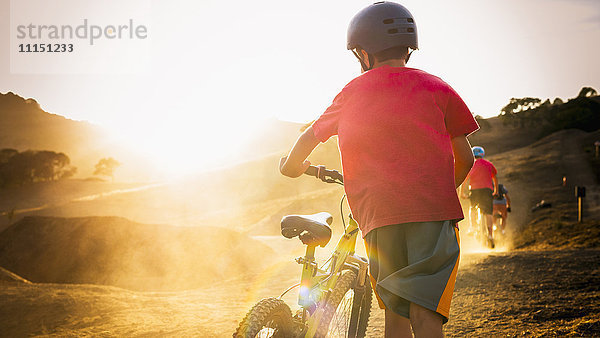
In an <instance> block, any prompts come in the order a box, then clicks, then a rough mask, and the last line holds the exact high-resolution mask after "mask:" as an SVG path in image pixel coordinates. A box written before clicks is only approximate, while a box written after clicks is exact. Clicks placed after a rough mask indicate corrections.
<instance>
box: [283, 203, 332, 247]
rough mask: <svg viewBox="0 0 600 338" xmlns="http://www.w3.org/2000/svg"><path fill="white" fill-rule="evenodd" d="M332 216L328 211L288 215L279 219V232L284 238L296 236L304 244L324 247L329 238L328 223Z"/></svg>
mask: <svg viewBox="0 0 600 338" xmlns="http://www.w3.org/2000/svg"><path fill="white" fill-rule="evenodd" d="M331 222H333V217H332V216H331V214H329V213H328V212H319V213H317V214H313V215H288V216H284V217H283V218H282V219H281V234H282V235H283V237H285V238H294V237H296V236H298V237H299V238H300V240H301V241H302V243H304V244H306V245H309V246H311V245H314V246H317V245H320V246H322V247H324V246H325V245H327V243H329V240H330V239H331V228H330V227H329V224H331Z"/></svg>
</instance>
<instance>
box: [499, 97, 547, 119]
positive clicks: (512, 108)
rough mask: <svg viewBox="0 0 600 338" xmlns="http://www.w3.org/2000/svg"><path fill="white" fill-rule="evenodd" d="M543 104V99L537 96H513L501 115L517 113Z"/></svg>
mask: <svg viewBox="0 0 600 338" xmlns="http://www.w3.org/2000/svg"><path fill="white" fill-rule="evenodd" d="M541 104H542V100H540V99H538V98H536V97H524V98H521V99H517V98H514V97H513V98H512V99H510V101H509V102H508V104H507V105H506V106H504V108H502V110H501V113H500V115H509V114H516V113H519V112H522V111H526V110H529V109H535V108H537V107H539V106H540V105H541Z"/></svg>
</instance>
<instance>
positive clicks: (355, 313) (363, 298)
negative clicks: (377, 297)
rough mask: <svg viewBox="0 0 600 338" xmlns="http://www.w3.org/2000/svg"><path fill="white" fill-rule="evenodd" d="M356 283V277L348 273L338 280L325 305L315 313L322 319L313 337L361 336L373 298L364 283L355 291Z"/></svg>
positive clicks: (365, 327)
mask: <svg viewBox="0 0 600 338" xmlns="http://www.w3.org/2000/svg"><path fill="white" fill-rule="evenodd" d="M356 281H357V277H356V273H355V272H354V271H350V270H348V271H345V272H344V273H343V274H342V276H341V277H340V278H339V279H338V281H337V283H336V284H335V287H334V288H333V290H332V291H331V294H330V295H329V297H328V298H327V301H325V302H323V303H322V304H320V305H319V309H318V311H323V315H322V318H321V321H320V323H319V326H318V328H317V331H316V334H315V337H328V338H334V337H352V338H354V337H360V338H362V337H364V336H365V334H366V331H367V325H368V322H369V315H370V314H371V300H372V297H373V294H372V291H371V284H369V282H368V281H367V282H366V283H365V286H364V287H363V288H362V290H359V289H357V288H356V284H357V283H356ZM361 293H362V294H361ZM351 328H352V329H351ZM350 330H353V331H355V332H354V334H350V333H349V331H350Z"/></svg>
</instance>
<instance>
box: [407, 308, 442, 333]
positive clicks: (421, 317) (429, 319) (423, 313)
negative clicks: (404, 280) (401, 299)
mask: <svg viewBox="0 0 600 338" xmlns="http://www.w3.org/2000/svg"><path fill="white" fill-rule="evenodd" d="M410 324H411V325H412V329H413V331H414V333H415V337H443V336H444V333H443V331H442V324H443V318H442V316H441V315H439V314H438V313H436V312H433V311H431V310H429V309H426V308H424V307H422V306H421V305H419V304H415V303H410Z"/></svg>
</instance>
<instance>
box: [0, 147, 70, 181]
mask: <svg viewBox="0 0 600 338" xmlns="http://www.w3.org/2000/svg"><path fill="white" fill-rule="evenodd" d="M70 163H71V160H70V159H69V157H68V156H67V155H65V154H64V153H56V152H54V151H49V150H42V151H33V150H27V151H24V152H21V153H20V152H18V151H17V150H15V149H3V150H0V186H2V187H5V186H10V185H24V184H29V183H34V182H40V181H56V180H60V179H63V178H68V177H70V176H73V175H74V174H75V172H76V171H77V168H75V167H73V166H72V165H70Z"/></svg>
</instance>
